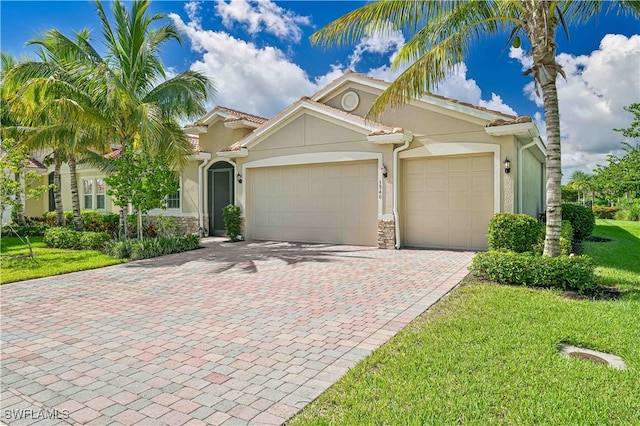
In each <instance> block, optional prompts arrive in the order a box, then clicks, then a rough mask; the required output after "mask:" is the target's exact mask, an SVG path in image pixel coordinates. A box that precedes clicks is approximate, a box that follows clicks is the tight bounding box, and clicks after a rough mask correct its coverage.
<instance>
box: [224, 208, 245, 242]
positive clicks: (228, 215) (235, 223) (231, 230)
mask: <svg viewBox="0 0 640 426" xmlns="http://www.w3.org/2000/svg"><path fill="white" fill-rule="evenodd" d="M240 214H241V211H240V206H234V205H233V204H229V205H228V206H226V207H225V208H224V209H222V215H223V216H224V229H225V231H226V232H227V236H228V237H229V239H231V241H236V239H237V238H238V235H240V232H241V226H242V220H241V218H240Z"/></svg>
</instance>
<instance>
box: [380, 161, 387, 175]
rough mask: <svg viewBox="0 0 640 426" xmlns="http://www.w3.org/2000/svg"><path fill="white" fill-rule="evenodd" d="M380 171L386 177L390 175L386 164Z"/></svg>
mask: <svg viewBox="0 0 640 426" xmlns="http://www.w3.org/2000/svg"><path fill="white" fill-rule="evenodd" d="M380 171H381V172H382V177H385V178H386V177H387V176H388V175H389V173H388V170H387V166H385V165H384V164H383V165H382V167H380Z"/></svg>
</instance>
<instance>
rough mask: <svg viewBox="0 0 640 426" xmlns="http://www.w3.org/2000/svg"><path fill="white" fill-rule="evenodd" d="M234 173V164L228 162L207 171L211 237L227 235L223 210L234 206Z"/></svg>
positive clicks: (217, 164) (219, 163)
mask: <svg viewBox="0 0 640 426" xmlns="http://www.w3.org/2000/svg"><path fill="white" fill-rule="evenodd" d="M234 171H235V169H234V167H233V164H231V163H227V162H226V161H218V162H216V163H214V164H213V165H212V166H211V167H209V170H208V171H207V188H208V194H207V206H208V210H209V235H225V230H224V218H223V215H222V210H223V209H224V208H225V207H226V206H227V205H229V204H234V202H233V200H234V185H233V176H234Z"/></svg>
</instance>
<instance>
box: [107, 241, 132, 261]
mask: <svg viewBox="0 0 640 426" xmlns="http://www.w3.org/2000/svg"><path fill="white" fill-rule="evenodd" d="M132 245H133V243H132V242H131V241H125V240H109V241H107V242H106V243H105V245H104V246H103V247H102V252H103V253H105V254H108V255H109V256H113V257H117V258H118V259H128V258H130V257H131V246H132Z"/></svg>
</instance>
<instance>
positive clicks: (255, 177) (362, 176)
mask: <svg viewBox="0 0 640 426" xmlns="http://www.w3.org/2000/svg"><path fill="white" fill-rule="evenodd" d="M377 177H378V167H377V162H375V161H370V162H355V163H330V164H315V165H305V166H291V167H268V168H258V169H252V170H250V171H249V181H248V182H249V186H250V188H249V194H248V202H247V204H248V206H247V207H248V217H247V221H248V229H247V233H248V236H249V238H251V239H254V240H275V241H299V242H314V243H337V244H353V245H367V246H375V245H377V229H378V202H377V181H378V179H377Z"/></svg>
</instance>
